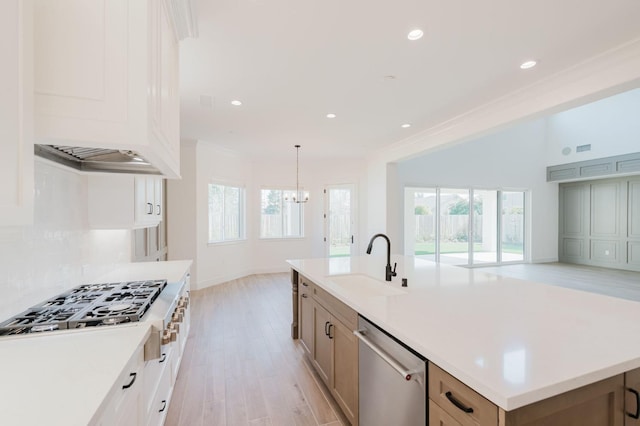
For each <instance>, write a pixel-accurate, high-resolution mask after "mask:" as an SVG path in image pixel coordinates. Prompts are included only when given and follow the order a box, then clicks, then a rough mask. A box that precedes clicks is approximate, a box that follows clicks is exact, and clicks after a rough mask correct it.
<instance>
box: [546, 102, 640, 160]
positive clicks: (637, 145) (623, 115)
mask: <svg viewBox="0 0 640 426" xmlns="http://www.w3.org/2000/svg"><path fill="white" fill-rule="evenodd" d="M547 132H548V133H547V165H549V166H552V165H558V164H565V163H573V162H576V161H584V160H592V159H596V158H604V157H611V156H614V155H622V154H629V153H634V152H640V89H636V90H631V91H629V92H625V93H622V94H619V95H616V96H611V97H608V98H605V99H602V100H600V101H597V102H593V103H590V104H587V105H583V106H580V107H578V108H574V109H571V110H568V111H564V112H560V113H558V114H554V115H552V116H550V117H549V118H548V128H547ZM585 144H591V151H585V152H576V146H578V145H585ZM565 148H570V150H571V152H570V153H569V154H568V155H565V154H563V153H562V150H563V149H565Z"/></svg>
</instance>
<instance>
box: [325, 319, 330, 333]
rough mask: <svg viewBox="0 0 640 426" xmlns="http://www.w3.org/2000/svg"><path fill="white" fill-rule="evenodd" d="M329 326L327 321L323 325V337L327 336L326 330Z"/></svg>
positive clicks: (327, 331)
mask: <svg viewBox="0 0 640 426" xmlns="http://www.w3.org/2000/svg"><path fill="white" fill-rule="evenodd" d="M329 324H331V323H330V322H329V321H327V322H325V323H324V335H325V336H328V335H329V330H328V327H329Z"/></svg>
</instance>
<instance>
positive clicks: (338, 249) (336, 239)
mask: <svg viewBox="0 0 640 426" xmlns="http://www.w3.org/2000/svg"><path fill="white" fill-rule="evenodd" d="M354 193H355V186H354V185H333V186H329V187H327V197H326V200H327V207H326V208H327V214H326V226H327V238H326V242H327V243H328V244H327V250H328V255H329V257H345V256H351V255H352V254H354V252H355V249H354V244H355V236H354V229H355V206H354Z"/></svg>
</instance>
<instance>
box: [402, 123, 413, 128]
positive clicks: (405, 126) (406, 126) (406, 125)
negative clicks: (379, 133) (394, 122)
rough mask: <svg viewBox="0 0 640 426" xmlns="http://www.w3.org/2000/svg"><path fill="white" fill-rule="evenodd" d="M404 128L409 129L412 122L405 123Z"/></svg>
mask: <svg viewBox="0 0 640 426" xmlns="http://www.w3.org/2000/svg"><path fill="white" fill-rule="evenodd" d="M400 127H402V128H403V129H408V128H409V127H411V123H404V124H403V125H402V126H400Z"/></svg>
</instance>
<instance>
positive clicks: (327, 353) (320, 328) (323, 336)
mask: <svg viewBox="0 0 640 426" xmlns="http://www.w3.org/2000/svg"><path fill="white" fill-rule="evenodd" d="M313 324H314V327H313V329H314V336H313V337H314V338H313V363H314V364H315V366H316V369H317V370H318V373H319V374H320V376H321V377H322V380H324V382H325V383H326V384H327V386H329V387H331V385H332V384H331V367H332V365H331V364H332V355H333V347H332V346H333V345H332V339H330V338H329V334H328V333H329V326H330V325H331V315H329V312H328V311H327V310H326V309H325V308H323V307H322V306H320V305H319V304H318V303H316V302H313Z"/></svg>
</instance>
